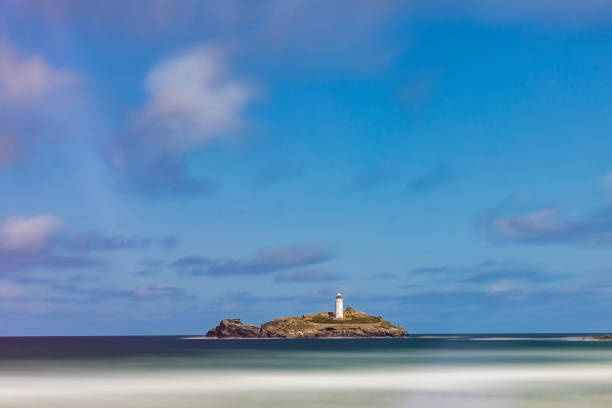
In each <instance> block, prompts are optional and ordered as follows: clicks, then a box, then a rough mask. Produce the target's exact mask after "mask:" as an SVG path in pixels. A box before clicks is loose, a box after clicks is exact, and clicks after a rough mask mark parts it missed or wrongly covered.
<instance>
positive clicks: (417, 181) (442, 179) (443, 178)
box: [404, 164, 453, 194]
mask: <svg viewBox="0 0 612 408" xmlns="http://www.w3.org/2000/svg"><path fill="white" fill-rule="evenodd" d="M452 176H453V172H452V170H451V169H450V167H448V166H447V165H445V164H439V165H437V166H436V167H434V168H433V169H432V170H431V171H429V172H428V173H426V174H424V175H422V176H419V177H415V178H413V179H412V180H410V181H409V182H408V184H406V187H404V194H418V193H424V192H427V191H430V190H433V189H434V188H437V187H439V186H441V185H443V184H445V183H447V182H448V181H450V179H451V178H452Z"/></svg>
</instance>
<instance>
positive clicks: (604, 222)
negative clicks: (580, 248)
mask: <svg viewBox="0 0 612 408" xmlns="http://www.w3.org/2000/svg"><path fill="white" fill-rule="evenodd" d="M479 221H480V225H481V226H482V227H483V228H484V230H485V232H486V233H487V234H488V236H489V237H491V238H493V239H498V240H502V241H509V242H517V243H540V244H554V243H562V244H581V245H610V244H612V219H610V217H609V214H606V212H602V213H600V214H597V217H593V218H584V217H583V218H577V219H573V220H572V219H565V218H563V217H562V216H561V211H560V210H559V209H558V208H554V207H552V208H544V209H541V210H538V211H534V212H531V213H527V214H522V215H514V216H499V217H496V216H493V215H491V214H489V213H486V212H484V213H482V214H481V215H480V219H479Z"/></svg>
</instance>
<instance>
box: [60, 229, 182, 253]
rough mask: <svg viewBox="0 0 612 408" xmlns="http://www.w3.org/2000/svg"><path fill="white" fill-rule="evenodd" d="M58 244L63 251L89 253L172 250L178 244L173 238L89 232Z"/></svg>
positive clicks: (70, 237) (65, 239)
mask: <svg viewBox="0 0 612 408" xmlns="http://www.w3.org/2000/svg"><path fill="white" fill-rule="evenodd" d="M59 243H60V245H61V247H62V248H63V249H65V250H69V251H74V252H90V251H118V250H134V249H146V248H149V247H151V246H158V247H161V248H166V249H168V248H174V247H175V246H176V245H177V244H178V240H177V239H176V238H174V237H164V238H160V239H156V238H145V237H134V236H125V235H104V234H100V233H98V232H90V233H87V234H81V235H74V236H69V237H66V238H64V239H62V240H61V241H60V242H59Z"/></svg>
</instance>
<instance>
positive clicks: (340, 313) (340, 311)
mask: <svg viewBox="0 0 612 408" xmlns="http://www.w3.org/2000/svg"><path fill="white" fill-rule="evenodd" d="M334 318H336V319H343V318H344V305H343V301H342V295H341V294H340V293H338V294H337V295H336V313H334Z"/></svg>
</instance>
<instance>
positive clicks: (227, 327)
mask: <svg viewBox="0 0 612 408" xmlns="http://www.w3.org/2000/svg"><path fill="white" fill-rule="evenodd" d="M206 336H207V337H219V338H223V337H284V338H291V339H293V338H314V337H406V336H408V333H407V332H406V330H405V329H404V328H403V327H398V326H394V325H392V324H391V323H389V322H387V321H385V320H383V319H382V316H378V317H375V316H371V315H368V314H366V313H363V312H358V311H356V310H354V309H353V308H351V307H347V308H346V310H345V312H344V319H333V318H331V317H330V316H329V314H328V313H317V314H314V315H304V316H302V317H280V318H278V319H276V320H273V321H271V322H268V323H265V324H263V325H262V326H261V328H259V327H257V326H254V325H247V324H243V323H240V319H226V320H222V321H221V324H220V325H219V326H217V327H216V328H214V329H212V330H210V331H209V332H208V333H207V334H206Z"/></svg>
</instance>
